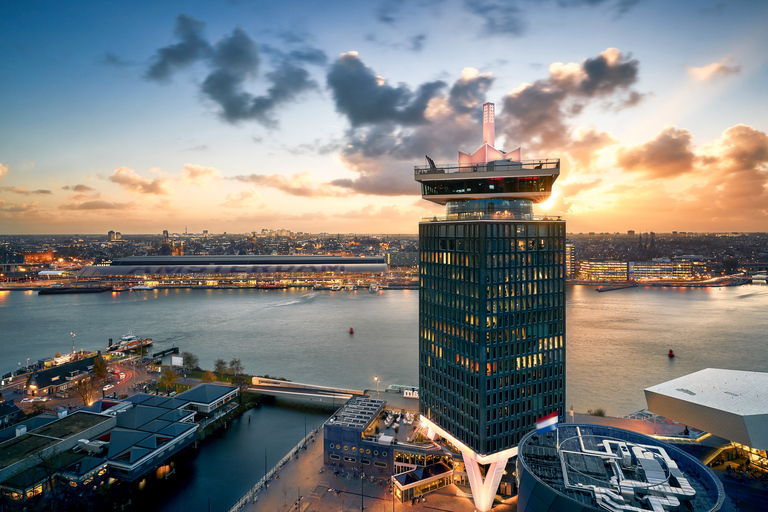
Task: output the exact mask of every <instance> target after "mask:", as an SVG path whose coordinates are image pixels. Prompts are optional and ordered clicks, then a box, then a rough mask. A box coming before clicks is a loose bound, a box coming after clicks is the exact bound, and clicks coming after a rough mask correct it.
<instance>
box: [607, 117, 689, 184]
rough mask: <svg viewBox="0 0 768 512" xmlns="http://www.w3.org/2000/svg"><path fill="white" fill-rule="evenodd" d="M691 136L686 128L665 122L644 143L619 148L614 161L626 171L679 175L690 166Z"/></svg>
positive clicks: (659, 176)
mask: <svg viewBox="0 0 768 512" xmlns="http://www.w3.org/2000/svg"><path fill="white" fill-rule="evenodd" d="M692 138H693V136H692V135H691V132H689V131H688V130H685V129H680V128H676V127H674V126H667V127H666V128H664V129H663V130H662V131H661V132H660V133H659V134H658V135H657V136H656V137H654V138H653V139H651V140H650V141H648V142H646V143H645V144H640V145H638V146H635V147H632V148H619V150H618V151H616V163H617V164H618V165H619V167H622V168H623V169H625V170H627V171H639V172H644V173H646V174H647V175H648V176H649V177H651V178H667V177H670V176H679V175H681V174H685V173H687V172H691V171H692V170H693V164H694V161H695V155H694V153H693V149H692V146H691V140H692Z"/></svg>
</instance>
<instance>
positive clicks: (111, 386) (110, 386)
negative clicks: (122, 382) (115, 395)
mask: <svg viewBox="0 0 768 512" xmlns="http://www.w3.org/2000/svg"><path fill="white" fill-rule="evenodd" d="M113 387H115V385H114V384H107V385H106V386H104V388H103V389H104V391H107V390H109V389H112V388H113Z"/></svg>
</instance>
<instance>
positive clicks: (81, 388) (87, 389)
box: [74, 375, 96, 406]
mask: <svg viewBox="0 0 768 512" xmlns="http://www.w3.org/2000/svg"><path fill="white" fill-rule="evenodd" d="M74 389H75V393H77V394H78V395H79V396H80V398H82V399H83V405H85V406H89V405H91V403H92V402H93V395H95V394H96V385H95V383H94V382H93V378H92V377H91V376H90V375H89V376H87V377H84V378H82V379H80V380H78V381H77V383H76V384H75V386H74Z"/></svg>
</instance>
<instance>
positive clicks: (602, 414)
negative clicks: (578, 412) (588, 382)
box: [587, 407, 605, 418]
mask: <svg viewBox="0 0 768 512" xmlns="http://www.w3.org/2000/svg"><path fill="white" fill-rule="evenodd" d="M587 414H589V415H590V416H600V417H602V418H604V417H605V409H603V408H601V407H598V408H597V409H595V410H592V409H590V410H588V411H587Z"/></svg>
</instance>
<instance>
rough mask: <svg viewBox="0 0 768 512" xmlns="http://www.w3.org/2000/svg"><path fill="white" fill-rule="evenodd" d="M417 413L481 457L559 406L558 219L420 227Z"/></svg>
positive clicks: (561, 264) (561, 306) (561, 288)
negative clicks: (418, 404)
mask: <svg viewBox="0 0 768 512" xmlns="http://www.w3.org/2000/svg"><path fill="white" fill-rule="evenodd" d="M419 242H420V254H419V258H420V261H419V266H420V287H419V298H420V300H419V308H420V310H419V397H420V412H421V414H423V415H425V416H426V417H427V418H429V419H430V420H432V421H434V422H435V423H436V424H437V425H439V426H440V427H441V428H443V429H445V430H446V431H448V432H450V433H451V434H452V435H454V436H455V437H456V438H457V439H459V440H460V441H462V442H463V443H465V444H466V445H467V446H469V447H470V448H472V449H473V450H474V451H475V452H477V453H480V454H489V453H495V452H498V451H502V450H505V449H507V448H511V447H514V446H516V445H517V443H518V442H519V440H520V439H521V438H522V436H523V435H524V434H525V433H526V432H528V431H529V430H530V429H531V427H533V426H534V424H535V421H536V419H538V418H539V417H541V416H544V415H547V414H550V413H552V412H557V413H558V415H559V416H561V417H562V416H563V415H564V412H565V411H564V407H565V405H564V404H565V222H563V221H529V222H519V221H518V222H512V221H510V222H504V221H474V222H473V221H467V222H425V223H421V224H420V225H419Z"/></svg>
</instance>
